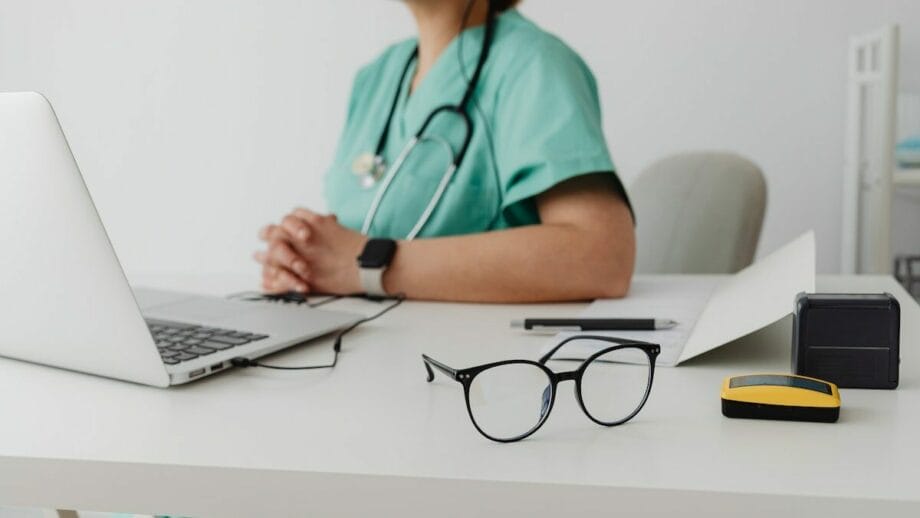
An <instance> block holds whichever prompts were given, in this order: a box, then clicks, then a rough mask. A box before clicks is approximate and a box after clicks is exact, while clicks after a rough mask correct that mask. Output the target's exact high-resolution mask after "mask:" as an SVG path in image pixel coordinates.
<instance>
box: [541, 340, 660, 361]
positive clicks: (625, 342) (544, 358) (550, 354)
mask: <svg viewBox="0 0 920 518" xmlns="http://www.w3.org/2000/svg"><path fill="white" fill-rule="evenodd" d="M573 340H600V341H602V342H610V343H612V344H619V345H628V344H642V345H648V344H649V343H648V342H643V341H641V340H625V339H623V338H613V337H610V336H593V335H575V336H570V337H568V338H566V339H565V340H563V341H561V342H559V343H558V344H556V347H553V348H552V349H550V350H549V352H547V353H546V354H544V355H543V356H542V357H541V358H540V359H539V360H537V362H538V363H546V362H547V361H549V359H550V358H552V357H553V355H554V354H556V351H558V350H559V349H561V348H562V346H563V345H565V344H567V343H569V342H571V341H573Z"/></svg>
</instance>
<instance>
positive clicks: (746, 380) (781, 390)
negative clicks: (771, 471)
mask: <svg viewBox="0 0 920 518" xmlns="http://www.w3.org/2000/svg"><path fill="white" fill-rule="evenodd" d="M722 415H724V416H725V417H740V418H746V419H780V420H785V421H816V422H820V423H833V422H835V421H837V418H838V417H839V416H840V392H838V391H837V385H834V384H833V383H830V382H827V381H822V380H819V379H816V378H808V377H805V376H794V375H790V374H751V375H748V376H731V377H728V378H725V381H723V382H722Z"/></svg>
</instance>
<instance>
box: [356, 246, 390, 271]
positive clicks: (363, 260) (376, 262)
mask: <svg viewBox="0 0 920 518" xmlns="http://www.w3.org/2000/svg"><path fill="white" fill-rule="evenodd" d="M395 253H396V241H393V240H392V239H371V240H369V241H368V242H367V244H366V245H364V251H363V252H361V256H360V257H358V264H359V265H360V266H361V267H362V268H383V267H385V266H389V264H390V261H392V260H393V254H395Z"/></svg>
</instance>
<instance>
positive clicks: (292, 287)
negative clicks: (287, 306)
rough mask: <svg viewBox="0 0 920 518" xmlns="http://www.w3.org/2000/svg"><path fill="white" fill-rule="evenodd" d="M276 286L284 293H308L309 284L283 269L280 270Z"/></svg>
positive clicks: (276, 278)
mask: <svg viewBox="0 0 920 518" xmlns="http://www.w3.org/2000/svg"><path fill="white" fill-rule="evenodd" d="M275 286H276V287H281V288H283V291H296V292H298V293H306V292H307V283H305V282H303V281H302V280H301V279H300V278H299V277H297V276H295V275H294V274H293V273H291V272H289V271H288V270H285V269H283V268H279V271H278V275H276V276H275Z"/></svg>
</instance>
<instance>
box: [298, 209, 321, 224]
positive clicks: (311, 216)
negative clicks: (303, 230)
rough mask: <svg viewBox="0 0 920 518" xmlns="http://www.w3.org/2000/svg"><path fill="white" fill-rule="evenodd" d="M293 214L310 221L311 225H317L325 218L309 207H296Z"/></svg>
mask: <svg viewBox="0 0 920 518" xmlns="http://www.w3.org/2000/svg"><path fill="white" fill-rule="evenodd" d="M291 214H293V215H294V216H297V217H298V218H300V219H302V220H304V221H306V222H307V223H310V224H311V225H317V224H319V223H320V222H321V221H322V219H323V217H322V216H321V215H319V214H317V213H315V212H313V211H312V210H307V209H294V212H292V213H291Z"/></svg>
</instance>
